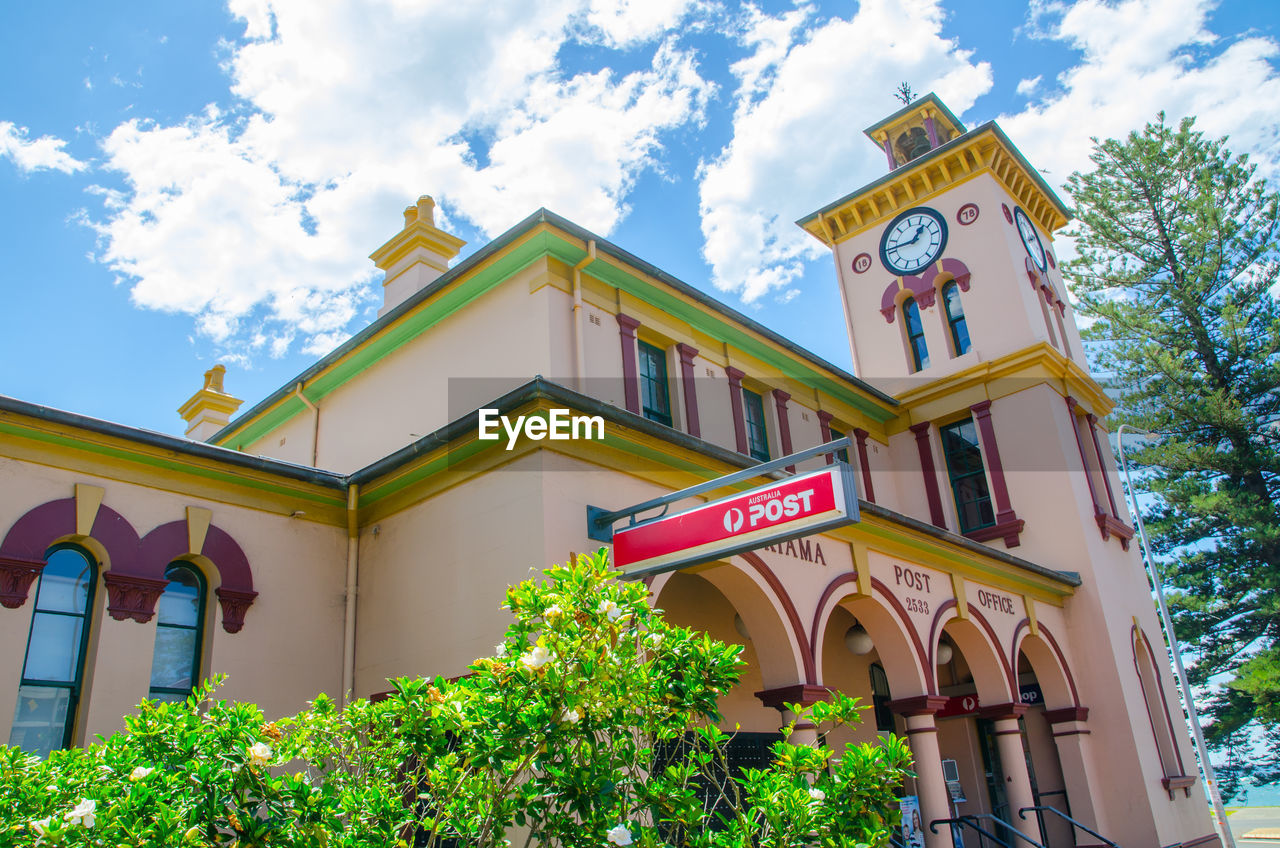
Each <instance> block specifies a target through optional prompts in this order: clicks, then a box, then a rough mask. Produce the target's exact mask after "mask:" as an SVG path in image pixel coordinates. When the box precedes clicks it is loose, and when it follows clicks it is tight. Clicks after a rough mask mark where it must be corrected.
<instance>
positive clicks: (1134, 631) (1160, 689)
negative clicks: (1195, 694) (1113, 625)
mask: <svg viewBox="0 0 1280 848" xmlns="http://www.w3.org/2000/svg"><path fill="white" fill-rule="evenodd" d="M1138 637H1141V638H1142V644H1143V645H1145V646H1146V648H1147V657H1148V659H1150V660H1151V673H1152V676H1153V677H1155V682H1156V692H1155V696H1156V697H1157V698H1159V699H1160V706H1161V707H1162V708H1163V709H1164V721H1165V726H1166V727H1167V728H1168V729H1169V743H1170V745H1171V746H1172V747H1173V756H1174V758H1175V759H1176V760H1177V766H1178V771H1177V774H1173V775H1170V774H1169V772H1170V771H1171V769H1170V766H1172V765H1173V763H1169V764H1168V765H1166V764H1165V761H1164V755H1163V754H1161V753H1160V734H1158V733H1157V732H1156V717H1155V716H1153V715H1151V700H1150V699H1149V698H1148V697H1147V687H1146V684H1144V683H1143V682H1142V669H1141V668H1139V667H1138ZM1129 642H1130V644H1131V645H1132V647H1133V670H1134V671H1135V672H1137V674H1138V688H1139V689H1140V690H1142V704H1143V706H1144V707H1146V710H1147V718H1149V719H1150V720H1151V734H1152V736H1153V737H1155V738H1154V741H1155V743H1156V758H1157V759H1159V760H1160V768H1161V769H1163V770H1164V773H1165V776H1166V777H1180V776H1182V775H1185V774H1186V771H1187V769H1186V767H1185V766H1184V765H1183V764H1182V750H1181V748H1180V746H1179V745H1178V734H1177V732H1176V731H1175V730H1174V729H1173V715H1172V714H1171V713H1170V712H1169V699H1168V698H1167V697H1165V691H1164V681H1162V680H1161V679H1160V666H1159V665H1157V664H1156V655H1155V652H1154V651H1153V650H1152V649H1151V641H1150V640H1149V639H1147V634H1146V633H1144V632H1143V631H1142V629H1141V628H1139V627H1138V625H1137V624H1134V625H1133V626H1132V627H1130V628H1129ZM1165 788H1166V789H1167V788H1168V787H1167V786H1166V787H1165ZM1188 794H1190V793H1189V792H1188ZM1169 796H1170V797H1173V792H1172V791H1170V793H1169Z"/></svg>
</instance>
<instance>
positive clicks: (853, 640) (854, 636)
mask: <svg viewBox="0 0 1280 848" xmlns="http://www.w3.org/2000/svg"><path fill="white" fill-rule="evenodd" d="M844 646H845V647H846V648H848V649H849V653H851V654H856V655H857V656H860V657H861V656H865V655H867V654H869V653H871V651H872V650H873V649H874V648H875V646H876V643H875V642H873V641H872V640H871V634H870V633H868V632H867V628H865V627H863V626H862V625H861V624H855V625H853V626H852V627H850V628H849V630H848V631H847V632H846V633H845V634H844Z"/></svg>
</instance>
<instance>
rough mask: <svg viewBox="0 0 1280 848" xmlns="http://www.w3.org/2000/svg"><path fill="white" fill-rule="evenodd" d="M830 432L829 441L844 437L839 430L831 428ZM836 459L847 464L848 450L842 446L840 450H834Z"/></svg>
mask: <svg viewBox="0 0 1280 848" xmlns="http://www.w3.org/2000/svg"><path fill="white" fill-rule="evenodd" d="M830 432H831V438H830V439H829V441H832V442H834V441H835V440H836V439H843V438H844V433H841V432H840V431H839V430H831V431H830ZM836 459H837V460H838V461H840V462H843V463H846V464H847V463H848V462H849V451H848V450H845V449H844V448H841V449H840V450H838V451H836Z"/></svg>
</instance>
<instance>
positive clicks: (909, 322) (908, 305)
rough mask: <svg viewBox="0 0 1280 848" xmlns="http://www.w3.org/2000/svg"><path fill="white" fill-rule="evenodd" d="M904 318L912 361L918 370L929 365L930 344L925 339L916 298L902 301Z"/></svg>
mask: <svg viewBox="0 0 1280 848" xmlns="http://www.w3.org/2000/svg"><path fill="white" fill-rule="evenodd" d="M902 319H903V321H904V322H905V324H906V327H907V343H908V344H909V345H910V346H911V361H912V365H913V367H914V368H915V370H916V371H922V370H924V369H925V368H928V367H929V346H928V344H927V343H926V342H925V340H924V325H922V324H921V323H920V307H919V306H917V305H916V302H915V300H914V299H911V298H908V299H907V300H905V301H903V303H902Z"/></svg>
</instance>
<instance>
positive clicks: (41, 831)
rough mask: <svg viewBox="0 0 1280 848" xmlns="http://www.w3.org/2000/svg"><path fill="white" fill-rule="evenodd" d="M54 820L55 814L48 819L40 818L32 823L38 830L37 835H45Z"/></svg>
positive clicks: (36, 830) (32, 826) (32, 827)
mask: <svg viewBox="0 0 1280 848" xmlns="http://www.w3.org/2000/svg"><path fill="white" fill-rule="evenodd" d="M52 822H53V816H49V817H48V818H47V819H38V820H36V821H33V822H32V823H31V829H32V830H34V831H35V832H36V836H44V835H45V834H46V833H48V832H49V825H50V824H51V823H52Z"/></svg>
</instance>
